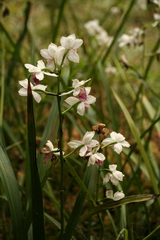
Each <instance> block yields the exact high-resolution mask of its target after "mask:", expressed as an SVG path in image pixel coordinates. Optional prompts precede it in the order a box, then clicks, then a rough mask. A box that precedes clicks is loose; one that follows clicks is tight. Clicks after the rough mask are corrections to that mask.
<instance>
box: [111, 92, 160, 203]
mask: <svg viewBox="0 0 160 240" xmlns="http://www.w3.org/2000/svg"><path fill="white" fill-rule="evenodd" d="M112 91H113V94H114V96H115V98H116V100H117V102H118V103H119V105H120V107H121V109H122V111H123V113H124V115H125V117H126V119H127V122H128V124H129V127H130V129H131V132H132V134H133V135H134V137H135V139H136V142H137V145H138V147H139V150H140V153H141V155H142V158H143V160H144V163H145V165H146V168H147V171H148V174H149V176H150V180H151V183H152V186H153V189H154V191H155V193H156V194H157V193H159V189H158V186H157V181H156V178H155V176H154V172H153V169H152V166H151V163H150V160H149V158H148V156H147V153H146V151H145V149H144V146H143V144H142V141H141V139H140V134H139V131H138V129H137V127H136V125H135V123H134V121H133V119H132V117H131V115H130V113H129V112H128V110H127V108H126V107H125V105H124V103H123V102H122V100H121V99H120V98H119V96H118V95H117V94H116V93H115V91H114V90H112ZM158 203H159V204H160V199H158Z"/></svg>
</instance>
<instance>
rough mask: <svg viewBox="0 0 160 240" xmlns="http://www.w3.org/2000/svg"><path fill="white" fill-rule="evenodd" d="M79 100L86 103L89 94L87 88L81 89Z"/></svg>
mask: <svg viewBox="0 0 160 240" xmlns="http://www.w3.org/2000/svg"><path fill="white" fill-rule="evenodd" d="M78 99H79V100H81V101H82V102H84V101H85V100H86V99H87V93H86V90H85V88H83V87H82V88H81V91H80V93H79V94H78Z"/></svg>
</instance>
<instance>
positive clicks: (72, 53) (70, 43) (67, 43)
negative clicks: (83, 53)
mask: <svg viewBox="0 0 160 240" xmlns="http://www.w3.org/2000/svg"><path fill="white" fill-rule="evenodd" d="M60 43H61V45H62V47H64V48H65V49H67V50H68V53H67V55H66V57H67V58H68V59H69V60H70V61H72V62H75V63H78V62H79V55H78V54H77V48H79V47H80V46H81V45H82V44H83V40H82V39H76V36H75V34H71V35H69V36H68V37H61V39H60Z"/></svg>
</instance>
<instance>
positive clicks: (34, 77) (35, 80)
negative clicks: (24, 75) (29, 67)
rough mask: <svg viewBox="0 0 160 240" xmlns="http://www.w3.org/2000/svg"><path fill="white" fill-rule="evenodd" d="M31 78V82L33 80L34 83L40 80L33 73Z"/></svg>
mask: <svg viewBox="0 0 160 240" xmlns="http://www.w3.org/2000/svg"><path fill="white" fill-rule="evenodd" d="M32 79H33V82H34V83H35V84H36V85H38V84H39V82H40V81H39V79H37V78H36V76H35V75H33V77H32Z"/></svg>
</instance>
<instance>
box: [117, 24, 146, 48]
mask: <svg viewBox="0 0 160 240" xmlns="http://www.w3.org/2000/svg"><path fill="white" fill-rule="evenodd" d="M143 35H144V31H143V30H142V29H140V28H134V29H133V30H131V31H130V32H129V35H127V34H123V35H122V36H121V37H120V38H119V39H118V43H119V47H123V46H125V45H128V46H131V47H134V46H139V45H141V44H143Z"/></svg>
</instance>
